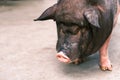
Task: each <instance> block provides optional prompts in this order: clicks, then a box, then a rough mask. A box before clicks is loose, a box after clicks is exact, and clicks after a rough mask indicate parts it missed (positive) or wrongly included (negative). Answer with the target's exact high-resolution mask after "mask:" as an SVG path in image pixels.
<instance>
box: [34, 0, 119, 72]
mask: <svg viewBox="0 0 120 80" xmlns="http://www.w3.org/2000/svg"><path fill="white" fill-rule="evenodd" d="M118 8H119V2H118V0H58V2H57V3H56V4H55V5H53V6H52V7H50V8H48V9H47V10H46V11H45V12H44V13H43V14H42V15H41V16H40V17H39V18H37V19H35V21H39V20H48V19H53V20H54V21H56V24H57V32H58V41H57V46H56V49H57V51H58V54H57V58H58V60H60V61H61V62H65V63H71V62H73V63H75V64H78V63H79V62H82V61H84V59H85V57H87V56H89V55H91V54H93V53H95V52H96V51H98V50H100V67H101V69H102V70H112V66H111V63H110V61H109V59H108V53H107V48H108V43H109V40H110V37H109V36H110V34H111V33H112V29H113V27H114V26H115V23H116V21H117V18H116V17H117V16H118ZM104 57H105V58H104Z"/></svg>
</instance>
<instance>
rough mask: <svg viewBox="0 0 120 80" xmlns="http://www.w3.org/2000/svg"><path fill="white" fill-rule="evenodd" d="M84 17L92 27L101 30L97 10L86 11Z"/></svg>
mask: <svg viewBox="0 0 120 80" xmlns="http://www.w3.org/2000/svg"><path fill="white" fill-rule="evenodd" d="M84 16H85V18H86V19H87V21H88V22H89V23H90V24H91V25H93V26H95V27H98V28H100V25H99V17H98V16H99V15H98V12H97V11H96V10H95V9H89V10H86V11H85V12H84Z"/></svg>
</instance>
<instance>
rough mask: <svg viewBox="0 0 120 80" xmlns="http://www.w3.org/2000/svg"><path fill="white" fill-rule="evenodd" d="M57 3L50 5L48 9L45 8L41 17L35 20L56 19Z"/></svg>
mask: <svg viewBox="0 0 120 80" xmlns="http://www.w3.org/2000/svg"><path fill="white" fill-rule="evenodd" d="M56 6H57V5H56V4H55V5H53V6H52V7H49V8H48V9H47V10H45V11H44V12H43V13H42V15H41V16H40V17H38V18H37V19H35V20H34V21H42V20H48V19H54V15H55V12H56V8H57V7H56Z"/></svg>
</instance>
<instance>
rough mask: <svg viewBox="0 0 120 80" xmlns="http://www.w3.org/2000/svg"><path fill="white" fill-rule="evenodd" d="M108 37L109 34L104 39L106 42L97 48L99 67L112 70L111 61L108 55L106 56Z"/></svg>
mask: <svg viewBox="0 0 120 80" xmlns="http://www.w3.org/2000/svg"><path fill="white" fill-rule="evenodd" d="M110 38H111V36H109V38H108V39H107V40H106V42H105V43H104V44H103V46H102V47H101V48H100V50H99V54H100V68H101V70H103V71H106V70H108V71H112V65H111V62H110V60H109V56H108V45H109V42H110Z"/></svg>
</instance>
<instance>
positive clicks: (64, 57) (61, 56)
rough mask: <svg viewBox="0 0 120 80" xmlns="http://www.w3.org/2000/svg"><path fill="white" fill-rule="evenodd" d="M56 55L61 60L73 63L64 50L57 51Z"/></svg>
mask: <svg viewBox="0 0 120 80" xmlns="http://www.w3.org/2000/svg"><path fill="white" fill-rule="evenodd" d="M56 57H57V59H58V60H59V61H60V62H64V63H71V60H70V58H69V57H67V56H66V55H65V54H64V53H63V52H59V53H57V55H56Z"/></svg>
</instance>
